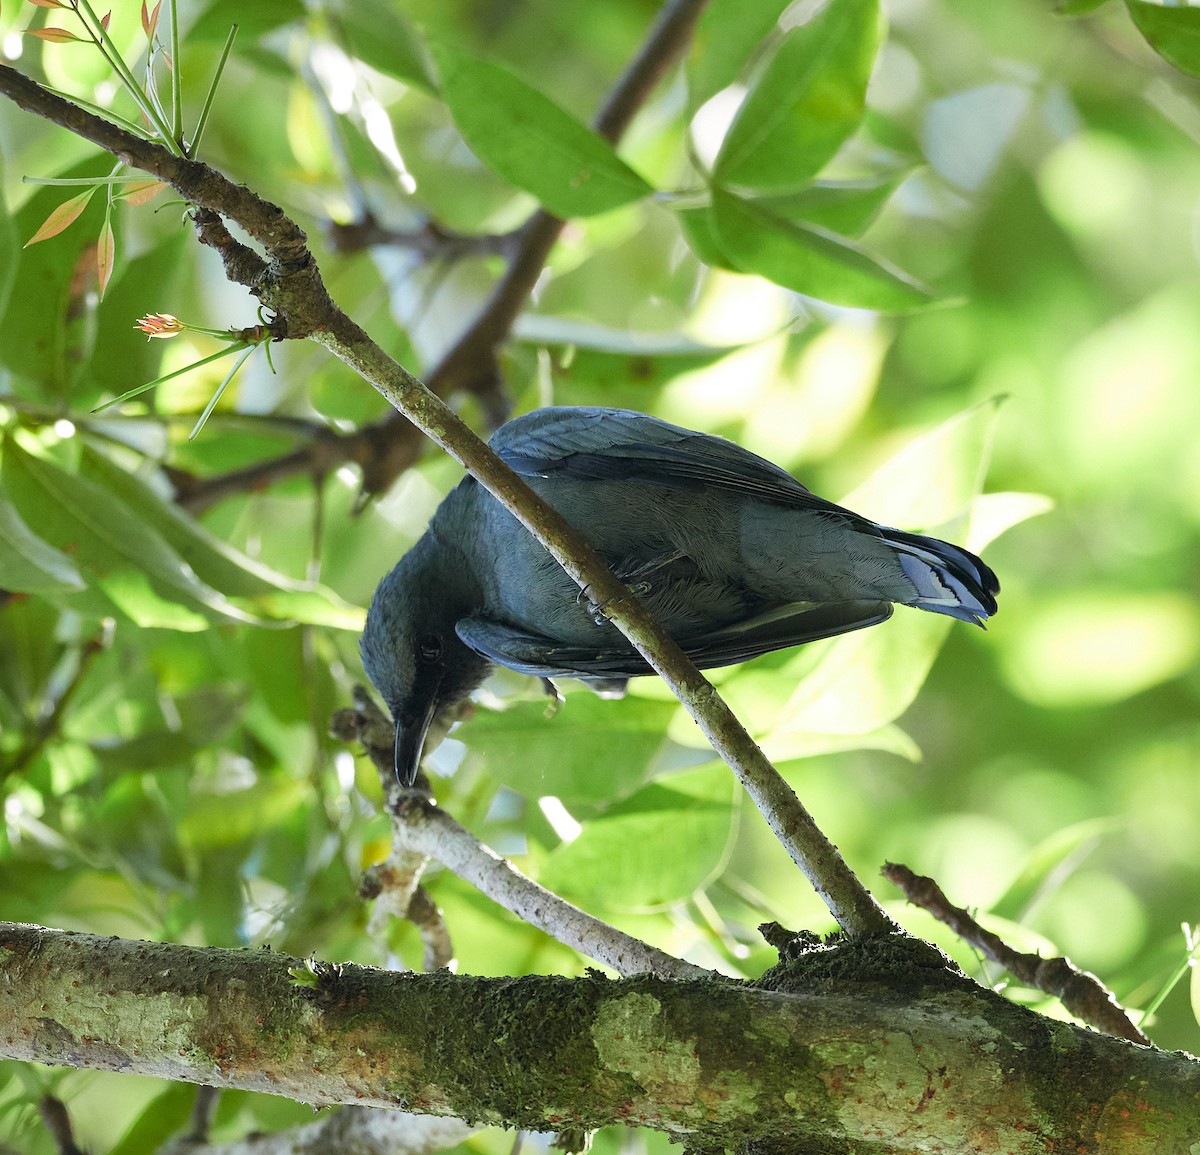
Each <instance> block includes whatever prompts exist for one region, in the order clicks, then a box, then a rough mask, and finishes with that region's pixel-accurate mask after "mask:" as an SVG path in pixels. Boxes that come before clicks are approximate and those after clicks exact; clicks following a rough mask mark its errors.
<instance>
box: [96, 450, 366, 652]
mask: <svg viewBox="0 0 1200 1155" xmlns="http://www.w3.org/2000/svg"><path fill="white" fill-rule="evenodd" d="M80 471H81V474H82V476H84V477H87V478H90V479H91V480H93V481H95V482H96V483H97V484H98V485H100V486H102V487H103V489H104V490H105V491H107V492H109V493H112V494H114V495H116V496H117V497H118V498H119V499H120V500H121V501H123V502H125V503H126V504H128V505H129V506H130V507H132V508H134V509H137V510H138V511H139V513H140V514H141V517H142V519H143V522H144V523H145V524H146V525H147V526H149V527H151V528H152V529H153V530H154V531H155V532H157V533H158V534H160V535H161V536H162V539H163V540H164V541H165V542H166V543H167V544H168V545H169V546H170V547H171V548H172V549H174V550H175V551H176V552H177V553H178V554H179V556H180V557H181V558H182V559H183V560H184V561H185V562H186V563H187V564H188V565H189V566H190V567H191V569H192V570H193V571H194V572H195V574H196V576H197V577H199V578H200V580H201V581H203V582H206V583H207V584H208V585H210V586H212V588H213V589H216V590H219V591H220V592H221V593H222V594H224V595H225V596H226V597H228V598H230V599H231V600H232V601H234V602H235V603H237V604H238V605H241V606H242V607H243V608H245V609H247V610H252V611H253V612H254V613H255V614H256V615H257V616H261V617H267V618H273V619H276V620H283V621H299V622H305V623H308V624H310V625H324V626H332V627H335V628H338V629H346V630H359V629H361V628H362V623H363V612H362V610H361V609H359V608H358V607H357V606H352V605H349V604H348V603H346V602H344V601H343V600H342V599H341V598H339V597H338V596H337V595H336V594H334V593H332V592H331V591H330V590H328V589H325V588H324V587H322V586H314V585H309V584H307V583H304V582H298V581H295V580H294V579H292V578H289V577H287V576H286V575H284V574H281V573H276V572H275V571H274V570H272V569H270V568H269V567H267V566H265V565H262V564H261V563H259V562H256V561H254V560H253V559H252V558H249V557H247V556H246V555H245V554H243V553H240V552H239V551H238V550H236V549H234V548H233V547H232V546H231V545H229V544H228V543H227V542H224V541H221V539H220V538H218V537H216V536H214V535H213V534H212V533H210V532H209V531H208V530H207V529H205V528H204V526H202V525H201V524H200V523H199V522H198V521H196V520H195V519H194V518H191V517H189V516H188V515H187V514H186V513H184V512H183V511H182V510H181V509H180V508H179V506H178V505H176V504H175V503H174V502H171V501H166V500H164V499H163V497H162V496H161V495H160V494H159V493H158V492H157V491H155V490H154V489H153V488H152V487H151V486H150V485H148V484H146V483H145V482H144V481H142V480H141V479H139V478H137V477H134V476H133V475H132V474H130V473H127V472H126V471H125V470H123V469H122V468H121V467H120V466H119V465H117V464H116V462H114V461H113V460H112V459H111V458H110V457H108V456H107V455H105V454H103V453H101V452H100V451H99V450H97V449H95V448H94V447H92V446H90V445H85V447H84V450H83V454H82V460H81V463H80Z"/></svg>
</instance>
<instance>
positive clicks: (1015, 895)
mask: <svg viewBox="0 0 1200 1155" xmlns="http://www.w3.org/2000/svg"><path fill="white" fill-rule="evenodd" d="M1121 825H1122V824H1121V822H1120V821H1119V820H1118V819H1116V818H1088V819H1085V820H1084V821H1082V822H1076V823H1074V824H1073V825H1072V826H1068V827H1066V828H1065V829H1063V830H1056V831H1054V833H1052V834H1051V835H1050V836H1049V837H1047V838H1044V839H1043V840H1042V841H1041V843H1039V844H1038V845H1037V846H1035V847H1034V848H1033V850H1031V851H1030V853H1029V857H1028V858H1026V860H1025V863H1024V865H1023V866H1022V867H1021V873H1020V874H1019V875H1017V877H1016V878H1015V879H1013V881H1012V883H1011V884H1010V885H1009V888H1008V889H1007V890H1006V891H1005V892H1004V894H1003V895H1002V896H1001V897H1000V898H999V899H998V900H997V901H996V902H994V903H993V904H992V909H991V913H992V914H993V915H994V916H995V917H997V918H1008V919H1012V920H1014V921H1016V922H1020V921H1022V920H1023V919H1024V918H1025V916H1026V914H1027V913H1028V910H1029V908H1030V906H1031V905H1032V903H1033V902H1034V901H1035V900H1036V899H1038V898H1039V897H1042V896H1043V895H1044V893H1045V891H1046V890H1047V888H1049V887H1051V886H1054V885H1055V884H1057V885H1061V884H1062V882H1063V880H1064V879H1065V878H1066V876H1067V875H1068V874H1070V873H1073V872H1074V871H1075V870H1076V869H1078V867H1079V865H1080V864H1081V862H1082V860H1083V859H1084V858H1086V857H1087V856H1088V855H1090V854H1091V853H1092V852H1093V851H1094V850H1095V849H1096V847H1097V845H1098V844H1099V843H1100V841H1101V840H1102V839H1103V838H1105V837H1106V836H1107V835H1110V834H1115V833H1116V832H1117V831H1119V830H1120V828H1121Z"/></svg>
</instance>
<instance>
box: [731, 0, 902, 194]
mask: <svg viewBox="0 0 1200 1155" xmlns="http://www.w3.org/2000/svg"><path fill="white" fill-rule="evenodd" d="M880 33H881V28H880V14H879V4H878V0H829V3H827V4H826V5H825V7H824V8H823V9H821V10H820V11H819V12H818V13H817V14H816V15H815V16H814V17H813V18H812V19H811V20H809V21H808V22H807V23H806V24H802V25H800V26H799V27H796V28H792V29H790V30H789V31H788V32H787V33H785V34H784V36H783V37H782V38H781V39H780V41H779V43H778V44H777V45H776V47H775V51H774V52H773V53H772V54H771V57H770V59H769V60H768V61H767V63H766V66H765V67H764V68H763V70H762V72H761V73H760V74H759V76H758V77H757V78H756V79H755V80H754V82H753V83H752V84H751V86H750V91H749V92H748V93H747V95H746V99H745V100H744V101H743V103H742V106H741V108H740V109H739V110H738V114H737V116H736V117H735V118H734V122H733V124H732V125H731V126H730V129H729V132H728V134H727V135H726V137H725V140H724V142H723V143H722V145H721V151H720V153H719V154H718V156H717V160H716V163H715V165H714V166H713V177H714V179H715V180H716V181H717V182H718V183H720V184H723V185H735V186H738V187H743V188H755V189H785V188H798V187H799V186H800V185H802V184H804V183H805V182H806V181H808V180H809V179H810V178H811V177H812V176H814V175H815V174H816V173H817V172H818V171H819V170H820V169H822V168H823V167H824V166H825V164H826V162H828V161H829V160H830V159H831V158H832V156H833V154H834V153H835V152H837V150H838V149H839V148H840V147H841V145H842V144H843V143H844V142H845V141H846V140H847V139H848V138H849V136H850V135H851V133H853V132H854V130H855V129H856V128H857V127H858V124H859V121H860V120H861V119H862V114H863V109H864V107H865V105H866V91H867V81H868V79H869V78H870V76H871V69H872V66H873V65H874V62H875V53H876V52H877V51H878V48H879V39H880Z"/></svg>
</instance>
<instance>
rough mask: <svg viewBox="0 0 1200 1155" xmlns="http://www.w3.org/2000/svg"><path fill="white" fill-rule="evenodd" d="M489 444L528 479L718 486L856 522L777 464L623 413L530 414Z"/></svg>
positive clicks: (695, 487)
mask: <svg viewBox="0 0 1200 1155" xmlns="http://www.w3.org/2000/svg"><path fill="white" fill-rule="evenodd" d="M491 446H492V448H493V449H494V450H495V451H496V453H497V454H499V456H500V457H501V458H503V460H504V461H505V462H506V463H507V464H508V465H509V466H510V467H511V468H512V469H513V470H515V471H516V472H517V473H520V474H523V475H524V476H526V477H551V476H555V477H570V478H574V479H577V480H581V481H641V482H645V483H647V484H650V485H659V486H665V487H667V488H671V489H690V490H698V489H714V488H715V489H724V490H731V491H735V492H737V493H741V494H743V495H746V496H753V497H757V498H759V499H760V500H763V501H770V502H774V503H777V504H782V505H793V506H799V507H803V508H805V509H814V510H822V511H824V512H828V513H833V514H840V515H842V516H845V517H849V518H853V519H854V520H855V521H858V520H860V519H859V518H857V516H856V515H854V514H852V513H850V512H849V511H848V510H844V509H842V508H841V507H840V506H837V505H834V504H833V503H832V502H828V501H825V500H824V499H823V498H820V497H817V496H816V495H815V494H813V493H810V492H809V491H808V490H807V489H805V488H804V486H803V485H801V484H800V482H798V481H797V480H796V479H795V478H794V477H792V475H791V474H790V473H787V472H786V471H785V470H783V469H780V468H779V466H777V465H773V464H772V463H771V462H769V461H767V460H766V459H765V458H762V457H759V456H758V455H757V454H754V453H751V452H749V450H746V449H742V448H741V447H740V446H738V445H735V444H733V442H731V441H726V440H724V439H723V438H719V437H711V436H708V435H707V434H702V433H694V432H692V431H691V430H688V429H683V428H681V427H680V426H677V425H671V424H670V423H668V422H666V421H659V420H658V419H657V418H654V417H647V416H646V415H645V414H644V413H636V412H634V411H632V410H628V409H600V408H592V407H587V406H578V407H573V408H565V407H564V408H551V409H539V410H535V411H534V412H533V413H529V414H526V415H525V416H524V417H518V418H517V419H516V420H514V421H510V422H508V424H507V425H504V426H502V427H501V428H500V429H499V430H497V432H496V433H495V435H494V436H493V437H492V440H491Z"/></svg>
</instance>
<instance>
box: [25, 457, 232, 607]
mask: <svg viewBox="0 0 1200 1155" xmlns="http://www.w3.org/2000/svg"><path fill="white" fill-rule="evenodd" d="M3 478H4V485H5V489H6V490H7V492H8V494H9V495H10V496H11V497H12V499H13V502H14V504H15V505H16V506H17V508H18V509H19V510H21V512H22V513H23V515H24V517H25V518H26V520H30V519H31V518H33V517H35V516H36V520H37V525H38V528H39V529H40V530H41V532H42V534H43V535H44V536H45V537H46V538H47V540H49V541H51V542H52V543H54V544H55V545H57V546H58V547H59V548H60V549H70V551H71V554H72V557H73V558H74V559H75V561H76V562H78V564H79V568H80V569H81V570H82V571H84V573H85V575H86V576H87V578H88V579H89V581H90V583H91V584H93V585H95V586H97V587H99V588H100V589H101V590H102V591H103V592H104V593H105V594H107V595H108V597H110V598H111V599H112V600H113V601H114V602H116V603H117V605H119V606H120V607H121V609H122V610H123V611H124V612H125V613H126V614H128V615H129V616H130V617H131V618H132V619H133V620H134V621H136V622H137V623H138V624H139V625H142V626H145V627H156V626H157V627H162V628H166V629H181V630H199V629H204V628H206V626H207V624H208V621H207V619H208V618H214V619H216V620H218V621H240V622H247V621H254V620H255V619H254V618H252V617H250V615H248V614H246V613H243V612H242V611H241V610H239V609H238V608H237V607H236V606H234V605H232V604H231V603H230V602H229V601H227V600H226V599H225V598H224V597H222V596H221V595H220V594H219V593H217V591H216V590H214V589H212V588H211V587H210V586H208V585H206V584H205V583H204V582H202V581H201V580H200V579H199V578H198V577H197V576H196V574H195V572H194V571H193V570H192V569H191V567H190V566H188V565H187V564H186V563H185V562H184V561H183V559H182V558H181V557H180V556H179V555H178V554H177V553H176V552H175V551H174V550H173V549H172V548H171V547H170V546H169V545H168V544H167V543H166V542H165V541H164V540H163V539H162V537H161V536H160V535H159V534H157V533H156V532H155V531H154V530H153V529H152V528H150V527H149V526H148V525H147V524H146V523H145V522H144V520H143V518H142V517H141V516H140V515H139V513H138V512H136V511H135V510H134V508H132V507H131V506H129V505H127V504H126V503H125V502H124V501H122V500H120V499H119V498H118V497H117V496H116V495H115V494H113V493H111V492H109V491H108V490H106V489H104V488H103V487H102V486H100V485H97V484H96V483H95V482H93V481H91V480H90V479H88V478H85V477H81V476H79V475H78V474H74V473H69V472H68V471H67V470H65V469H63V468H61V466H59V465H57V464H55V463H54V462H52V461H49V460H47V459H46V458H42V457H35V456H34V455H33V454H31V453H27V452H25V450H23V449H21V448H20V446H18V445H17V444H16V442H15V441H14V440H13V439H12V438H11V437H10V438H8V439H7V441H6V442H5V445H4V473H3ZM202 615H203V616H202Z"/></svg>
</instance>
